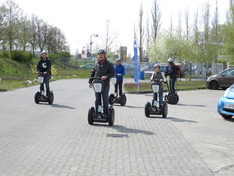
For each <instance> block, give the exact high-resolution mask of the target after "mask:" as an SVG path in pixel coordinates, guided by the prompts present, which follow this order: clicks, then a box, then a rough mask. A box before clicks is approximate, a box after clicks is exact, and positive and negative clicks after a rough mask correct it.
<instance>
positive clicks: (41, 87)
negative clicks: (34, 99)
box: [40, 74, 50, 96]
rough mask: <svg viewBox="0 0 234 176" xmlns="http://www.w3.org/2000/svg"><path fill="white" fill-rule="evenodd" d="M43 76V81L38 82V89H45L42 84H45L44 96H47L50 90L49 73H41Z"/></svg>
mask: <svg viewBox="0 0 234 176" xmlns="http://www.w3.org/2000/svg"><path fill="white" fill-rule="evenodd" d="M43 77H44V83H42V84H40V91H41V92H42V91H45V89H44V84H45V86H46V96H49V92H50V82H49V80H50V75H48V74H46V75H43Z"/></svg>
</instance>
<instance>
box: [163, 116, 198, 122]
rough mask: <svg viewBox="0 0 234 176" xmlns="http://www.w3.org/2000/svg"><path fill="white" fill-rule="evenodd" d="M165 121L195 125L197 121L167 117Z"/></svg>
mask: <svg viewBox="0 0 234 176" xmlns="http://www.w3.org/2000/svg"><path fill="white" fill-rule="evenodd" d="M167 119H169V120H171V121H173V122H188V123H197V121H194V120H185V119H178V118H175V117H167Z"/></svg>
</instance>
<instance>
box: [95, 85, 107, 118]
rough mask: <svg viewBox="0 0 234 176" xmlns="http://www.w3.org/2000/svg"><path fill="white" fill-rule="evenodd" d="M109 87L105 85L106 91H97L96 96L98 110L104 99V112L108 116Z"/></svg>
mask: <svg viewBox="0 0 234 176" xmlns="http://www.w3.org/2000/svg"><path fill="white" fill-rule="evenodd" d="M109 89H110V88H109V87H105V88H104V91H103V92H102V93H101V94H100V93H95V96H96V101H95V106H96V112H97V109H98V105H102V101H103V111H104V114H105V115H107V116H108V108H109V102H108V98H109V97H108V95H109ZM101 97H102V100H101Z"/></svg>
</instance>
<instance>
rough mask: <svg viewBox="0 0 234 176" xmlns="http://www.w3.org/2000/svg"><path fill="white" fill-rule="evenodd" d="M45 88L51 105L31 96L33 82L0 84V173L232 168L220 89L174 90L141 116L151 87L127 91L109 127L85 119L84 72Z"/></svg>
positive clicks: (36, 175) (169, 175)
mask: <svg viewBox="0 0 234 176" xmlns="http://www.w3.org/2000/svg"><path fill="white" fill-rule="evenodd" d="M51 88H52V89H53V90H54V94H55V101H54V104H53V105H47V104H39V105H37V104H35V103H34V100H33V98H34V93H35V92H36V91H37V89H38V86H33V87H29V88H24V89H18V90H14V91H9V92H0V107H1V108H0V176H75V175H77V176H78V175H100V176H101V175H108V176H111V175H126V176H129V175H147V176H148V175H152V176H153V175H160V176H176V175H178V176H179V175H184V176H190V175H197V176H201V175H202V176H203V175H205V176H209V175H230V176H231V175H233V174H234V166H233V159H234V154H233V149H234V138H233V135H232V134H233V132H234V128H233V126H234V124H233V121H226V120H223V119H222V118H221V117H220V116H219V115H218V114H217V113H216V102H217V99H218V98H219V97H220V96H221V95H222V94H223V91H210V90H200V91H188V92H179V95H180V102H179V104H178V105H169V114H168V118H167V119H163V118H160V117H156V118H146V117H145V116H144V105H145V103H146V102H147V101H150V100H151V94H144V95H136V94H127V98H128V101H127V105H126V106H125V107H120V106H115V107H114V108H115V112H116V120H115V124H114V126H113V127H109V126H108V125H107V124H96V125H93V126H90V125H88V122H87V113H88V109H89V108H90V107H91V106H93V104H94V92H93V90H92V89H89V88H88V84H87V80H86V79H74V80H60V81H56V82H53V83H51ZM111 91H112V90H111Z"/></svg>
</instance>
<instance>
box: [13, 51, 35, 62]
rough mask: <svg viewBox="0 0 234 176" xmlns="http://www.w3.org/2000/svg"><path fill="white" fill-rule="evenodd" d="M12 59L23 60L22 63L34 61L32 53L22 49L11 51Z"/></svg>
mask: <svg viewBox="0 0 234 176" xmlns="http://www.w3.org/2000/svg"><path fill="white" fill-rule="evenodd" d="M11 59H12V60H15V61H18V62H22V63H28V64H30V63H32V53H30V52H28V51H22V50H14V51H11Z"/></svg>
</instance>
